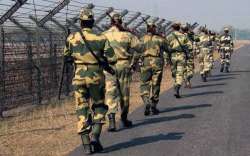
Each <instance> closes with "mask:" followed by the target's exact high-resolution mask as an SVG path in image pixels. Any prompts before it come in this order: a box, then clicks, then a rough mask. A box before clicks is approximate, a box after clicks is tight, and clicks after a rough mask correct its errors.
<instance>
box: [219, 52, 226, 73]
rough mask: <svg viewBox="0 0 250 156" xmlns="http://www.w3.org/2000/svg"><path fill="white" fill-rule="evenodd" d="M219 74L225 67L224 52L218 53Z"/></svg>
mask: <svg viewBox="0 0 250 156" xmlns="http://www.w3.org/2000/svg"><path fill="white" fill-rule="evenodd" d="M220 65H221V66H220V72H223V71H224V66H225V53H224V51H220Z"/></svg>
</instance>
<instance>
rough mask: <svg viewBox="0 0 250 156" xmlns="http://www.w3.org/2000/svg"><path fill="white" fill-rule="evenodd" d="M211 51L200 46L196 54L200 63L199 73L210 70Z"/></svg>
mask: <svg viewBox="0 0 250 156" xmlns="http://www.w3.org/2000/svg"><path fill="white" fill-rule="evenodd" d="M210 60H211V53H210V49H208V48H201V50H200V53H199V54H198V61H199V65H200V74H204V73H205V72H209V71H210V70H211V67H212V65H211V61H210Z"/></svg>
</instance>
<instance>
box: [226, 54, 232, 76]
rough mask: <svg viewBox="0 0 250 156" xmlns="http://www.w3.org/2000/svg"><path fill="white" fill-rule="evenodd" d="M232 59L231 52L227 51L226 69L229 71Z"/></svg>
mask: <svg viewBox="0 0 250 156" xmlns="http://www.w3.org/2000/svg"><path fill="white" fill-rule="evenodd" d="M230 59H231V53H230V52H227V53H226V54H225V70H226V72H227V73H228V72H229V67H230Z"/></svg>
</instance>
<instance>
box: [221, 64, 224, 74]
mask: <svg viewBox="0 0 250 156" xmlns="http://www.w3.org/2000/svg"><path fill="white" fill-rule="evenodd" d="M223 71H224V64H222V65H221V66H220V72H221V73H223Z"/></svg>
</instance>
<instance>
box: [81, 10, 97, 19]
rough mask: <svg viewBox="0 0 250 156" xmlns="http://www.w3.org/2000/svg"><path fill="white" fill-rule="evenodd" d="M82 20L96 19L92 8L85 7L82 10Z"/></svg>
mask: <svg viewBox="0 0 250 156" xmlns="http://www.w3.org/2000/svg"><path fill="white" fill-rule="evenodd" d="M79 17H80V20H93V19H94V13H93V11H92V10H91V9H87V8H83V9H81V11H80V15H79Z"/></svg>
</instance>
